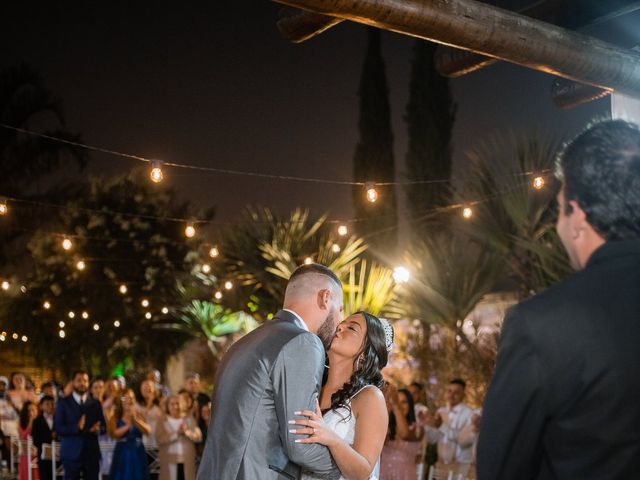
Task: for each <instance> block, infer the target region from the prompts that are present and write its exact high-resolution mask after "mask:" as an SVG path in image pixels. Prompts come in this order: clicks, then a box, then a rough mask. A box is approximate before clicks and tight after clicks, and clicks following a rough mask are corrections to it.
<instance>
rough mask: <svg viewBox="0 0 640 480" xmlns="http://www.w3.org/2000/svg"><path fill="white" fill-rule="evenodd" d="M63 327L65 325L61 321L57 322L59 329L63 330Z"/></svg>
mask: <svg viewBox="0 0 640 480" xmlns="http://www.w3.org/2000/svg"><path fill="white" fill-rule="evenodd" d="M65 325H66V323H64V322H63V321H62V320H60V321H59V322H58V326H59V327H60V328H64V326H65Z"/></svg>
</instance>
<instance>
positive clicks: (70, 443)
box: [0, 370, 211, 480]
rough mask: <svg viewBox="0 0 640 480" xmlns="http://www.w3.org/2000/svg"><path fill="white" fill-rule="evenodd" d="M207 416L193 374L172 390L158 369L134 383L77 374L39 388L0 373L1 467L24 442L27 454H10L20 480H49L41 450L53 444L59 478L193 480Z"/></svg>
mask: <svg viewBox="0 0 640 480" xmlns="http://www.w3.org/2000/svg"><path fill="white" fill-rule="evenodd" d="M210 414H211V398H210V397H209V395H207V394H206V393H204V392H203V391H202V385H201V382H200V376H199V375H198V374H196V373H193V374H189V375H187V376H186V377H185V379H184V383H183V387H182V388H181V389H180V390H179V391H177V392H175V393H174V392H171V391H170V390H169V389H168V388H167V386H166V385H163V384H162V379H161V375H160V372H159V371H157V370H154V371H151V372H149V373H148V374H147V375H146V377H145V378H144V379H143V380H142V381H138V382H137V384H136V385H129V384H128V383H127V380H126V379H125V378H124V377H122V376H118V377H114V378H107V379H103V378H92V379H90V378H89V375H88V374H87V373H86V372H84V371H80V370H79V371H77V372H74V374H73V375H72V377H71V378H70V379H69V381H68V382H67V383H66V384H64V385H59V384H58V383H56V382H55V381H48V382H45V383H43V384H42V385H40V388H39V390H37V389H36V388H35V386H34V385H33V383H32V382H31V381H30V379H29V378H28V377H27V376H26V375H25V374H23V373H21V372H14V373H12V374H11V375H10V376H9V378H7V377H1V376H0V446H1V452H0V454H1V459H2V465H3V469H6V468H7V467H8V462H9V461H10V458H11V450H10V449H11V448H12V442H13V444H14V446H15V445H16V444H19V443H20V441H22V442H23V445H25V444H27V441H28V442H29V443H28V445H29V448H30V449H31V450H30V451H29V450H27V451H25V448H24V447H23V448H22V449H20V455H15V449H14V456H13V458H14V459H15V460H17V461H18V475H19V479H20V480H27V479H28V478H29V471H28V470H29V466H31V479H33V480H38V479H43V480H50V479H51V478H52V465H51V461H52V458H51V451H50V450H47V449H50V445H51V443H52V442H53V441H57V442H59V445H60V460H59V463H60V464H62V466H63V467H64V471H65V478H79V477H80V476H82V477H83V478H85V479H89V480H91V479H98V478H101V477H102V476H108V477H109V479H110V480H118V479H131V480H135V479H139V478H140V479H148V478H160V479H161V480H193V479H195V474H196V464H197V460H198V457H199V455H200V453H201V451H202V448H203V447H204V441H205V439H206V435H207V425H208V423H209V416H210ZM16 457H17V458H16ZM158 467H159V468H158Z"/></svg>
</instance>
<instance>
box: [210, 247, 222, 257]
mask: <svg viewBox="0 0 640 480" xmlns="http://www.w3.org/2000/svg"><path fill="white" fill-rule="evenodd" d="M218 255H220V252H219V251H218V247H211V250H209V256H210V257H211V258H216V257H217V256H218Z"/></svg>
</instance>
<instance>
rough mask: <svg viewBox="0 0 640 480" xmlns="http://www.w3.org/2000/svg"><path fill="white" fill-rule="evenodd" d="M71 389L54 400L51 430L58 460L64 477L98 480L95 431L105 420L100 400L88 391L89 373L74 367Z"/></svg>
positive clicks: (98, 459) (100, 429) (98, 450)
mask: <svg viewBox="0 0 640 480" xmlns="http://www.w3.org/2000/svg"><path fill="white" fill-rule="evenodd" d="M72 383H73V392H72V393H71V395H69V396H67V397H65V398H62V399H61V400H58V405H56V412H55V415H54V422H53V423H54V427H53V429H54V430H55V432H56V433H57V435H58V437H59V438H60V440H61V446H60V460H61V461H62V466H63V467H64V478H65V480H67V479H69V480H72V479H73V480H75V479H78V478H80V475H81V474H82V476H83V479H84V480H98V476H99V472H100V446H99V445H98V434H100V433H104V431H105V427H106V423H105V420H104V415H103V414H102V406H101V405H100V402H98V401H97V400H94V399H93V398H91V396H90V395H89V394H88V389H89V375H88V374H87V373H86V372H84V371H82V370H78V371H76V372H75V373H74V374H73V379H72Z"/></svg>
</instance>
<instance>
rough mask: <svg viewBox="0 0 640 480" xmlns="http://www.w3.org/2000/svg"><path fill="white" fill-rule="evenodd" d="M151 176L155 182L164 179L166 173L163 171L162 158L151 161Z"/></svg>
mask: <svg viewBox="0 0 640 480" xmlns="http://www.w3.org/2000/svg"><path fill="white" fill-rule="evenodd" d="M149 176H150V177H151V181H152V182H154V183H160V182H161V181H162V179H163V178H164V173H163V172H162V162H161V161H160V160H153V161H152V162H151V173H150V174H149Z"/></svg>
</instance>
